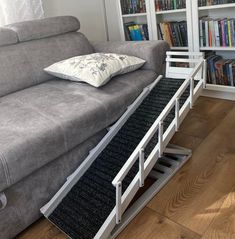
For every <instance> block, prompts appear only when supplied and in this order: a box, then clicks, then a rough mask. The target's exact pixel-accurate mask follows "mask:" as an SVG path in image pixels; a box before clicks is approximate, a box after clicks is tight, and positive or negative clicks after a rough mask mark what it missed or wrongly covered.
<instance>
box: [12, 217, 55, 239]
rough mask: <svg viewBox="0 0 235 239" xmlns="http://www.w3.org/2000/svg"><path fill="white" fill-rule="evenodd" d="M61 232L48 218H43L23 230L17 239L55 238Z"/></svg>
mask: <svg viewBox="0 0 235 239" xmlns="http://www.w3.org/2000/svg"><path fill="white" fill-rule="evenodd" d="M58 234H60V231H59V230H58V229H57V228H56V227H55V226H54V225H52V224H51V223H50V222H48V221H47V220H46V219H41V220H39V221H37V222H36V223H35V224H33V225H32V226H31V227H30V228H29V230H26V231H24V232H22V233H21V234H20V235H19V236H17V237H16V239H52V238H53V239H54V237H55V236H57V235H58Z"/></svg>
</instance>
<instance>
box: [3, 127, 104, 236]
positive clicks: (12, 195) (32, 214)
mask: <svg viewBox="0 0 235 239" xmlns="http://www.w3.org/2000/svg"><path fill="white" fill-rule="evenodd" d="M105 133H106V131H105V130H103V131H101V132H99V133H97V134H96V135H94V136H92V137H91V138H90V139H88V140H87V141H85V142H83V143H82V144H80V145H79V146H77V147H76V148H74V149H73V150H71V151H69V152H68V153H67V154H65V155H62V156H61V157H59V158H57V159H55V160H54V161H52V162H51V163H49V164H47V165H46V166H44V167H42V168H40V169H39V170H37V171H36V172H34V173H33V174H31V175H29V176H28V177H26V178H25V179H23V180H21V181H20V182H19V183H16V184H14V185H13V186H12V187H10V188H8V189H7V190H6V191H5V194H6V197H7V199H8V204H7V206H6V208H5V209H4V210H2V211H0V232H1V233H0V239H12V238H14V237H15V236H16V235H17V234H18V233H20V232H21V231H23V230H24V229H25V228H26V227H28V226H29V225H30V224H32V223H33V222H35V221H36V220H37V219H38V218H39V217H41V216H42V215H41V213H40V211H39V210H40V208H41V207H42V206H44V205H45V204H46V203H47V202H48V201H49V200H50V199H51V198H52V196H54V194H55V193H56V192H57V191H58V190H59V188H60V187H61V186H62V185H63V184H64V183H65V181H66V178H67V177H68V176H69V175H70V174H72V173H73V172H74V170H75V169H76V168H77V167H78V166H79V165H80V164H81V163H82V162H83V160H84V159H85V158H86V156H87V155H88V152H89V151H90V150H91V149H93V148H94V147H95V146H96V145H97V144H98V142H99V141H100V140H101V139H102V137H103V136H104V135H105Z"/></svg>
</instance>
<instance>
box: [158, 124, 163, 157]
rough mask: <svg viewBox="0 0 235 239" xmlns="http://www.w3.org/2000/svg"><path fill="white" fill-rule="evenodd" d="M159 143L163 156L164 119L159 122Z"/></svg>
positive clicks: (160, 152)
mask: <svg viewBox="0 0 235 239" xmlns="http://www.w3.org/2000/svg"><path fill="white" fill-rule="evenodd" d="M158 143H159V157H162V154H163V121H160V122H159V127H158Z"/></svg>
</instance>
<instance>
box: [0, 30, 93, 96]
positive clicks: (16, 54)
mask: <svg viewBox="0 0 235 239" xmlns="http://www.w3.org/2000/svg"><path fill="white" fill-rule="evenodd" d="M90 53H93V48H92V46H91V45H90V43H89V42H88V40H87V38H86V37H85V36H84V35H83V34H82V33H78V32H72V33H67V34H63V35H60V36H56V37H50V38H44V39H41V40H34V41H29V42H23V43H20V44H16V45H10V46H6V47H0V72H1V74H0V96H4V95H7V94H9V93H12V92H14V91H17V90H21V89H25V88H27V87H30V86H33V85H36V84H39V83H41V82H44V81H47V80H50V79H52V78H53V77H52V76H50V75H48V74H47V73H46V72H44V71H43V69H44V68H45V67H47V66H49V65H51V64H53V63H55V62H57V61H61V60H64V59H67V58H70V57H73V56H77V55H85V54H90Z"/></svg>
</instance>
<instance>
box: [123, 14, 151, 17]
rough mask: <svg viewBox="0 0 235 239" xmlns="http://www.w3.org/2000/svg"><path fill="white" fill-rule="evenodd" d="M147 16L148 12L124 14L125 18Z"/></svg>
mask: <svg viewBox="0 0 235 239" xmlns="http://www.w3.org/2000/svg"><path fill="white" fill-rule="evenodd" d="M145 16H147V13H132V14H124V15H122V17H123V18H129V17H145Z"/></svg>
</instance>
